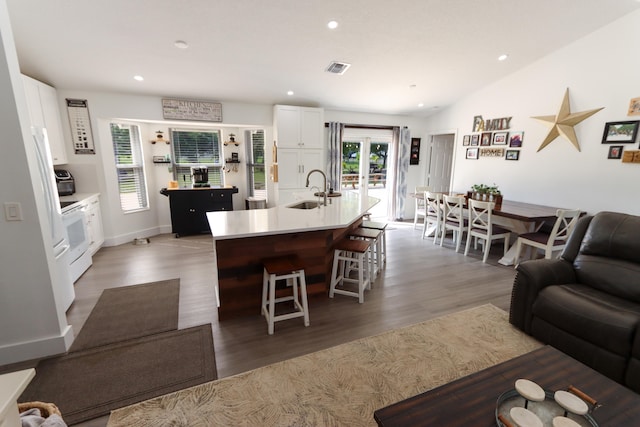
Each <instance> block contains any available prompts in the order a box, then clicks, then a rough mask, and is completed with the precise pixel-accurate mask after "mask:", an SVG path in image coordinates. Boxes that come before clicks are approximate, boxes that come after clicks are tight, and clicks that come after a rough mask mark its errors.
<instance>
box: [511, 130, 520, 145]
mask: <svg viewBox="0 0 640 427" xmlns="http://www.w3.org/2000/svg"><path fill="white" fill-rule="evenodd" d="M523 139H524V132H522V131H518V132H511V134H510V135H509V147H522V140H523Z"/></svg>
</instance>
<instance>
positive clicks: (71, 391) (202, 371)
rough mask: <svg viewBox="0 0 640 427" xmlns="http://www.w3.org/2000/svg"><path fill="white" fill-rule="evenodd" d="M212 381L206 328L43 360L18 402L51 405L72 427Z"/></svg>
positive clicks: (213, 369) (210, 345)
mask: <svg viewBox="0 0 640 427" xmlns="http://www.w3.org/2000/svg"><path fill="white" fill-rule="evenodd" d="M216 378H217V375H216V363H215V357H214V352H213V338H212V332H211V325H210V324H208V325H202V326H196V327H193V328H188V329H183V330H178V331H170V332H162V333H159V334H155V335H150V336H146V337H142V338H136V339H132V340H128V341H124V342H121V343H115V344H110V345H103V346H100V347H95V348H90V349H86V350H82V351H76V352H73V353H69V354H67V355H66V356H61V357H55V358H51V359H46V360H43V361H41V362H40V363H39V364H38V366H37V368H36V376H35V378H34V380H33V381H32V382H31V384H29V386H28V387H27V389H26V390H25V392H24V393H23V394H22V396H21V397H20V399H19V402H29V401H43V402H53V403H55V404H56V405H57V406H58V408H60V412H62V417H63V419H64V420H65V422H66V423H67V424H69V425H71V424H75V423H79V422H81V421H85V420H89V419H92V418H96V417H99V416H102V415H106V414H109V412H110V411H111V410H113V409H116V408H121V407H123V406H127V405H130V404H132V403H136V402H141V401H143V400H147V399H150V398H152V397H156V396H161V395H163V394H166V393H170V392H173V391H177V390H180V389H183V388H186V387H191V386H194V385H197V384H202V383H205V382H207V381H212V380H214V379H216Z"/></svg>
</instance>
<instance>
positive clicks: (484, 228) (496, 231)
mask: <svg viewBox="0 0 640 427" xmlns="http://www.w3.org/2000/svg"><path fill="white" fill-rule="evenodd" d="M494 206H495V203H494V202H481V201H480V200H473V199H469V230H468V231H467V245H466V246H465V248H464V255H465V256H467V255H468V254H469V247H470V245H471V238H476V239H480V240H483V241H484V248H483V249H484V254H483V256H482V262H487V258H488V257H489V250H490V249H491V243H493V241H494V240H499V239H504V255H506V254H507V251H508V250H509V236H510V235H511V231H510V230H508V229H506V228H504V227H501V226H499V225H495V224H494V223H493V208H494ZM476 242H477V241H476Z"/></svg>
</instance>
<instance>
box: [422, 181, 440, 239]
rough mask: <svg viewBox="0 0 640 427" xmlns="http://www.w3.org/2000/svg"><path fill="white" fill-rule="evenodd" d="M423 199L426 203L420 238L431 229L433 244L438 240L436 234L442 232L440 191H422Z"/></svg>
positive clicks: (438, 234)
mask: <svg viewBox="0 0 640 427" xmlns="http://www.w3.org/2000/svg"><path fill="white" fill-rule="evenodd" d="M424 200H425V203H426V211H427V214H426V216H425V218H424V229H423V230H422V238H423V239H424V238H425V236H427V233H428V232H430V231H431V230H433V244H434V245H435V244H436V242H437V241H438V236H440V234H441V233H442V219H443V217H444V215H443V213H442V193H432V192H430V191H425V192H424Z"/></svg>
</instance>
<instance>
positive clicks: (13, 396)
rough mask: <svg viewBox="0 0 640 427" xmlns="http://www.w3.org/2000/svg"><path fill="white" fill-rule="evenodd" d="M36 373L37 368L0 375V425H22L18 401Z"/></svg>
mask: <svg viewBox="0 0 640 427" xmlns="http://www.w3.org/2000/svg"><path fill="white" fill-rule="evenodd" d="M35 375H36V371H35V369H25V370H24V371H17V372H11V373H8V374H4V375H0V425H2V426H5V425H6V426H19V425H21V423H20V416H19V412H18V405H17V403H16V402H17V400H18V398H19V397H20V395H21V394H22V392H23V391H24V389H25V388H27V385H29V383H30V382H31V380H32V379H33V377H34V376H35Z"/></svg>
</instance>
